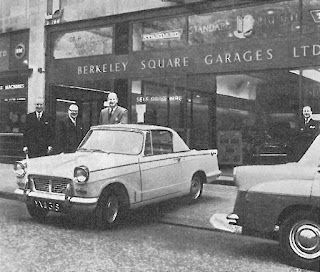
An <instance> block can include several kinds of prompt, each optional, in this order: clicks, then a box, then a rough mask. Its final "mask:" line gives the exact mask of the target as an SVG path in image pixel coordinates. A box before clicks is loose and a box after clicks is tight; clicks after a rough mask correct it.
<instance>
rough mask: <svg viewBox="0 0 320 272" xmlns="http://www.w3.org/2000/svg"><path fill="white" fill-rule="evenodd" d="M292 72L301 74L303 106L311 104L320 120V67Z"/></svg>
mask: <svg viewBox="0 0 320 272" xmlns="http://www.w3.org/2000/svg"><path fill="white" fill-rule="evenodd" d="M291 72H292V73H295V74H297V75H300V76H301V88H302V90H301V96H302V101H301V107H303V106H307V105H308V106H310V107H311V108H312V112H313V118H315V119H317V120H319V121H320V68H319V67H311V68H304V69H300V70H291ZM301 117H302V116H301Z"/></svg>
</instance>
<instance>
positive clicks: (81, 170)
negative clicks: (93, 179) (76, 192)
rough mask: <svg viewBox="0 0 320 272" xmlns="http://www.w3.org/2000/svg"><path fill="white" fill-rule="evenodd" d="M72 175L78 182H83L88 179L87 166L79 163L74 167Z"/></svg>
mask: <svg viewBox="0 0 320 272" xmlns="http://www.w3.org/2000/svg"><path fill="white" fill-rule="evenodd" d="M74 177H75V179H76V180H77V181H78V182H79V183H85V182H87V181H88V179H89V169H88V167H86V166H84V165H81V166H79V167H76V168H75V169H74Z"/></svg>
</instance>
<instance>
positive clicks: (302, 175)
mask: <svg viewBox="0 0 320 272" xmlns="http://www.w3.org/2000/svg"><path fill="white" fill-rule="evenodd" d="M316 171H317V168H316V167H313V166H307V165H305V164H300V163H287V164H279V165H252V166H239V167H236V168H235V169H234V176H235V183H236V185H237V187H238V189H239V190H241V191H247V190H249V189H250V188H251V187H253V186H254V185H256V184H259V183H262V182H271V181H280V180H313V179H314V176H315V173H316Z"/></svg>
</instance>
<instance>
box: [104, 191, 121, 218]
mask: <svg viewBox="0 0 320 272" xmlns="http://www.w3.org/2000/svg"><path fill="white" fill-rule="evenodd" d="M106 204H107V208H106V220H107V222H108V223H113V222H114V221H115V220H116V218H117V215H118V212H119V203H118V199H117V198H116V197H115V196H110V197H109V198H108V201H107V203H106Z"/></svg>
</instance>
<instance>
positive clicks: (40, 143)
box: [23, 111, 54, 157]
mask: <svg viewBox="0 0 320 272" xmlns="http://www.w3.org/2000/svg"><path fill="white" fill-rule="evenodd" d="M53 142H54V131H53V120H52V118H51V117H50V116H49V115H47V114H46V113H45V112H43V113H42V116H41V119H40V121H39V120H38V118H37V115H36V112H35V111H34V112H31V113H29V114H28V115H27V118H26V124H25V129H24V134H23V144H24V146H26V147H28V154H29V157H40V156H45V155H46V154H47V150H48V146H53Z"/></svg>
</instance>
